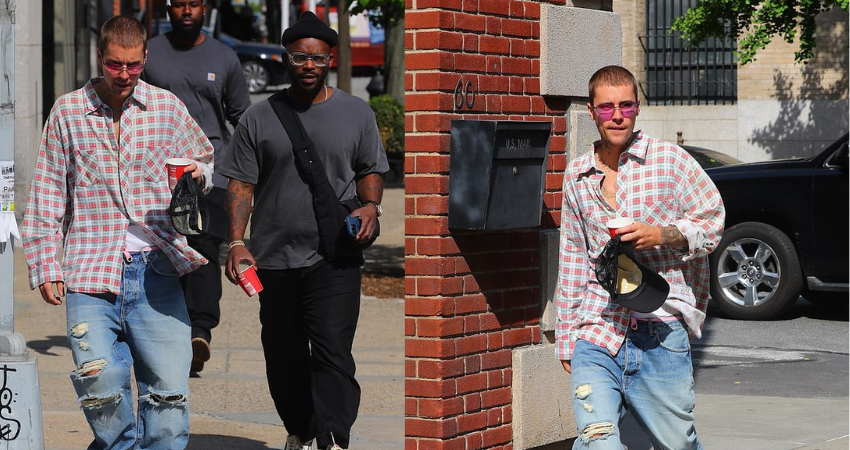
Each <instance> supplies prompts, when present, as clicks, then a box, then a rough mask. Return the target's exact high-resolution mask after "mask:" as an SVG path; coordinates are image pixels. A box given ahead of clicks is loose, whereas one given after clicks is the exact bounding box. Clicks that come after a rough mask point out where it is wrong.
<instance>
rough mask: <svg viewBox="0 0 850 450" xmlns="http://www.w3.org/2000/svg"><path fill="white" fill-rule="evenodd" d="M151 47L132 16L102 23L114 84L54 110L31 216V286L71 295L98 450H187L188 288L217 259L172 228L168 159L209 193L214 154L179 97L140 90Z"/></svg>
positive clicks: (85, 398) (56, 299)
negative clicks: (178, 160)
mask: <svg viewBox="0 0 850 450" xmlns="http://www.w3.org/2000/svg"><path fill="white" fill-rule="evenodd" d="M146 38H147V33H146V31H145V28H144V26H143V25H142V24H141V23H140V22H139V21H137V20H135V19H133V18H130V17H126V16H118V17H113V18H111V19H109V20H107V21H106V23H104V24H103V27H102V28H101V33H100V39H99V41H98V51H97V60H98V64H99V65H100V67H101V69H102V71H103V76H102V77H98V78H94V79H92V80H90V81H89V82H88V83H86V85H85V86H83V87H82V88H81V89H78V90H76V91H73V92H71V93H68V94H65V95H63V96H61V97H60V98H59V99H58V100H57V101H56V103H55V104H54V105H53V109H52V110H51V112H50V116H49V117H48V119H47V123H46V124H45V126H44V133H43V135H42V140H41V145H40V147H39V149H38V159H37V162H36V169H35V174H34V177H33V182H32V186H31V188H30V194H29V201H28V203H27V210H26V213H25V216H24V226H23V245H24V252H25V255H26V260H27V267H28V270H29V282H30V287H31V288H33V289H35V288H38V289H39V291H40V292H41V296H42V298H43V299H44V301H45V302H47V303H48V304H51V305H57V306H58V305H61V304H62V297H66V288H67V297H66V302H65V304H66V311H67V332H68V343H69V345H70V348H71V354H72V356H73V359H74V364H75V365H76V367H75V369H74V370H73V371H71V381H72V383H73V385H74V389H75V390H76V392H77V399H78V401H79V403H80V405H81V406H82V410H83V413H84V414H85V416H86V419H87V420H88V423H89V426H90V427H91V430H92V433H93V434H94V440H93V441H92V443H91V444H89V447H88V448H89V449H90V450H93V449H116V450H118V449H122V450H123V449H136V448H145V449H151V450H166V449H182V448H185V447H186V445H187V443H188V440H189V404H188V397H189V380H188V374H189V364H190V361H191V354H192V348H191V344H190V333H191V327H190V324H189V317H188V314H187V312H186V304H185V303H184V301H183V291H182V290H181V288H180V282H179V280H178V277H179V276H180V275H183V274H186V273H189V272H191V271H192V270H194V269H196V268H198V267H200V266H201V265H203V264H205V263H206V262H207V261H206V259H204V258H203V257H202V256H201V255H200V254H199V253H198V252H196V251H194V250H192V249H191V248H190V247H189V246H188V245H187V243H186V238H184V237H183V236H182V235H180V234H178V233H177V231H176V230H175V229H174V227H173V226H172V224H171V221H170V219H169V217H168V213H167V212H166V211H167V209H168V204H169V201H170V199H171V191H170V190H169V187H168V180H167V176H166V169H165V160H166V159H168V158H171V157H182V158H189V159H191V160H193V161H194V162H195V163H194V164H190V165H189V166H188V167H187V169H186V170H187V171H189V172H191V174H192V177H193V178H195V179H196V181H198V182H199V183H200V184H202V185H203V186H204V187H205V189H206V190H209V188H210V187H211V186H212V152H213V149H212V146H211V145H210V143H209V140H207V138H206V137H205V136H204V133H203V132H202V131H201V129H200V127H199V126H198V125H197V124H196V123H195V121H194V120H192V116H191V115H189V112H188V111H187V110H186V107H185V106H184V105H183V103H181V102H180V100H178V99H177V97H175V96H174V94H172V93H171V92H168V91H166V90H163V89H159V88H156V87H154V86H151V85H149V84H147V83H145V82H143V81H139V75H140V74H141V72H142V69H144V66H145V56H146V47H145V42H146ZM60 247H61V248H62V249H63V257H62V259H61V263H60V262H59V261H58V260H57V258H56V253H57V251H58V250H59V248H60ZM131 367H132V368H133V369H134V373H135V376H136V382H137V387H138V392H139V397H140V398H139V400H138V419H136V418H135V414H134V404H135V402H134V401H133V394H132V390H131V388H130V380H131V373H130V368H131Z"/></svg>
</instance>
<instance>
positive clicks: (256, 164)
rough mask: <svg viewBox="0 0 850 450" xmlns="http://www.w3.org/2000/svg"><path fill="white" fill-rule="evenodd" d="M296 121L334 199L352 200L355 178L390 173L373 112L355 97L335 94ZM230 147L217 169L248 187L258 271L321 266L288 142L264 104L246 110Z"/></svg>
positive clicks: (305, 190) (305, 192)
mask: <svg viewBox="0 0 850 450" xmlns="http://www.w3.org/2000/svg"><path fill="white" fill-rule="evenodd" d="M298 116H299V117H300V118H301V122H302V123H303V124H304V128H305V129H306V130H307V134H308V135H309V136H310V139H311V140H312V141H313V144H314V146H315V147H316V151H317V152H318V153H319V155H320V157H321V158H322V163H323V164H324V166H325V172H326V173H327V175H328V180H329V181H330V184H331V187H332V188H333V190H334V192H335V193H336V194H337V195H338V196H339V199H340V200H347V199H351V198H353V197H354V196H355V195H356V185H355V181H356V180H358V179H360V178H362V177H363V176H365V175H368V174H372V173H378V174H383V173H384V172H386V171H387V170H388V169H389V166H388V165H387V156H386V153H385V152H384V148H383V145H382V144H381V137H380V134H379V133H378V128H377V125H376V123H375V114H374V112H373V111H372V109H371V108H370V107H369V105H368V104H366V102H364V101H363V100H362V99H360V98H358V97H354V96H351V95H349V94H346V93H345V92H343V91H340V90H338V89H334V91H333V94H332V95H331V96H330V98H328V100H327V101H324V102H321V103H317V104H314V105H312V106H310V107H309V108H308V109H306V110H305V111H303V112H301V111H299V113H298ZM229 150H230V151H229V152H228V153H227V156H226V157H225V158H224V160H223V161H221V162H220V164H217V166H216V171H217V172H218V173H220V174H222V175H224V176H226V177H228V178H233V179H237V180H239V181H242V182H245V183H249V184H253V185H255V188H254V212H253V215H252V218H251V253H252V254H253V255H254V257H255V258H256V260H257V267H258V268H261V269H273V270H281V269H295V268H299V267H308V266H311V265H313V264H315V263H317V262H319V261H321V260H322V256H321V255H319V253H318V250H317V249H318V247H319V232H318V226H317V225H316V217H315V214H314V212H313V196H312V194H311V193H310V188H309V187H308V185H307V184H306V183H305V182H304V181H303V180H302V178H301V177H300V176H299V174H298V171H297V169H296V162H295V157H294V155H293V154H292V142H291V141H290V140H289V137H288V136H287V134H286V131H285V130H284V128H283V125H282V124H281V123H280V120H278V118H277V115H276V114H275V112H274V110H273V109H272V107H271V105H270V104H269V102H268V101H267V100H263V101H260V102H257V103H255V104H253V105H252V106H251V107H250V108H248V111H246V112H245V114H244V115H243V116H242V119H240V120H239V125H238V126H237V127H236V130H235V131H234V134H233V139H232V140H231V142H230V146H229Z"/></svg>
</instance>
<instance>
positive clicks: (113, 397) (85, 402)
mask: <svg viewBox="0 0 850 450" xmlns="http://www.w3.org/2000/svg"><path fill="white" fill-rule="evenodd" d="M121 397H122V395H121V392H117V391H116V392H111V393H109V394H105V395H88V396H86V397H84V398H82V399H80V406H82V407H83V408H85V409H100V408H103V407H106V406H109V405H115V404H118V402H120V401H121Z"/></svg>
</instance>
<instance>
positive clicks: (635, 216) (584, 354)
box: [555, 66, 725, 450]
mask: <svg viewBox="0 0 850 450" xmlns="http://www.w3.org/2000/svg"><path fill="white" fill-rule="evenodd" d="M589 91H590V92H589V94H590V102H589V103H588V104H587V110H588V114H589V115H590V118H591V119H593V121H594V122H595V123H596V127H597V129H598V130H599V136H600V139H599V140H598V141H596V142H595V143H594V144H593V147H592V148H591V149H590V151H589V152H587V153H586V154H585V155H584V156H582V157H579V158H577V159H576V160H575V161H573V162H572V163H571V164H570V165H569V167H568V168H567V170H566V173H565V174H564V187H563V190H564V200H563V209H562V218H561V241H560V268H559V278H558V290H557V294H556V298H555V300H556V305H557V313H558V314H557V324H556V332H555V335H556V343H557V345H556V349H557V355H558V358H559V359H561V361H562V363H563V366H564V369H565V370H566V371H567V372H570V373H571V374H572V375H571V377H570V378H571V383H572V386H571V387H572V390H571V396H572V400H573V411H574V412H575V419H576V425H577V426H578V432H579V438H578V439H577V440H576V442H575V444H574V446H573V448H574V449H589V450H621V449H622V448H623V446H622V444H621V442H620V431H619V421H620V419H621V418H622V417H623V416H624V415H625V412H626V409H628V410H629V411H631V412H632V415H633V416H634V417H635V419H636V420H637V422H638V424H640V425H641V426H642V427H643V428H644V429H645V430H646V431H647V432H648V434H649V435H650V438H651V440H652V443H653V446H654V448H655V449H657V450H661V449H673V450H699V449H702V444H700V441H699V438H698V437H697V434H696V428H695V427H694V413H693V408H694V389H693V384H694V380H693V365H692V362H691V353H690V343H689V339H690V338H692V337H696V338H699V337H700V336H701V329H702V324H703V321H704V320H705V310H706V307H707V305H708V262H707V255H708V253H710V252H711V251H712V250H714V248H715V247H716V246H717V243H718V241H720V237H721V236H720V234H721V232H722V231H723V220H724V217H725V211H724V208H723V202H722V201H721V199H720V194H719V192H718V191H717V188H716V187H715V186H714V183H712V181H711V179H709V178H708V175H706V173H705V171H703V170H702V168H701V167H700V166H699V164H697V162H696V161H695V160H694V159H693V158H692V157H691V156H690V155H688V153H687V152H685V151H684V150H683V149H681V148H680V147H677V146H676V145H673V144H670V143H667V142H663V141H661V140H658V139H654V138H652V137H649V136H647V135H646V134H645V133H643V132H641V131H635V119H636V118H637V116H638V114H639V112H640V102H639V99H638V93H637V83H636V82H635V79H634V76H632V74H631V73H630V72H629V71H628V70H626V69H625V68H623V67H619V66H607V67H603V68H602V69H599V70H598V71H597V72H596V73H595V74H594V75H593V77H592V78H591V79H590V84H589ZM617 218H624V219H626V220H625V223H629V222H630V223H631V224H629V225H617V226H614V225H613V224H612V225H609V222H610V221H612V220H613V219H617ZM609 228H613V229H614V230H615V231H613V233H615V234H616V236H615V237H613V238H612V237H611V236H610V234H609V233H611V231H610V230H609ZM624 256H625V258H626V259H622V258H623V257H624ZM630 267H633V268H634V269H633V270H632V269H630ZM637 269H640V270H637ZM626 279H632V281H633V282H632V283H631V284H629V283H624V282H623V280H626Z"/></svg>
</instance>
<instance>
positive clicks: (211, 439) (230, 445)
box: [186, 434, 276, 450]
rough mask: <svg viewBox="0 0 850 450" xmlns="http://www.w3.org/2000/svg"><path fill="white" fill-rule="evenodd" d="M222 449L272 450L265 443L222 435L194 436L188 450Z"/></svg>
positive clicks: (191, 437) (190, 440)
mask: <svg viewBox="0 0 850 450" xmlns="http://www.w3.org/2000/svg"><path fill="white" fill-rule="evenodd" d="M211 448H221V449H227V450H272V449H274V448H276V447H269V446H267V445H266V444H265V443H264V442H260V441H255V440H253V439H248V438H243V437H239V436H224V435H221V434H192V435H191V436H190V437H189V445H188V446H187V447H186V450H209V449H211Z"/></svg>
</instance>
